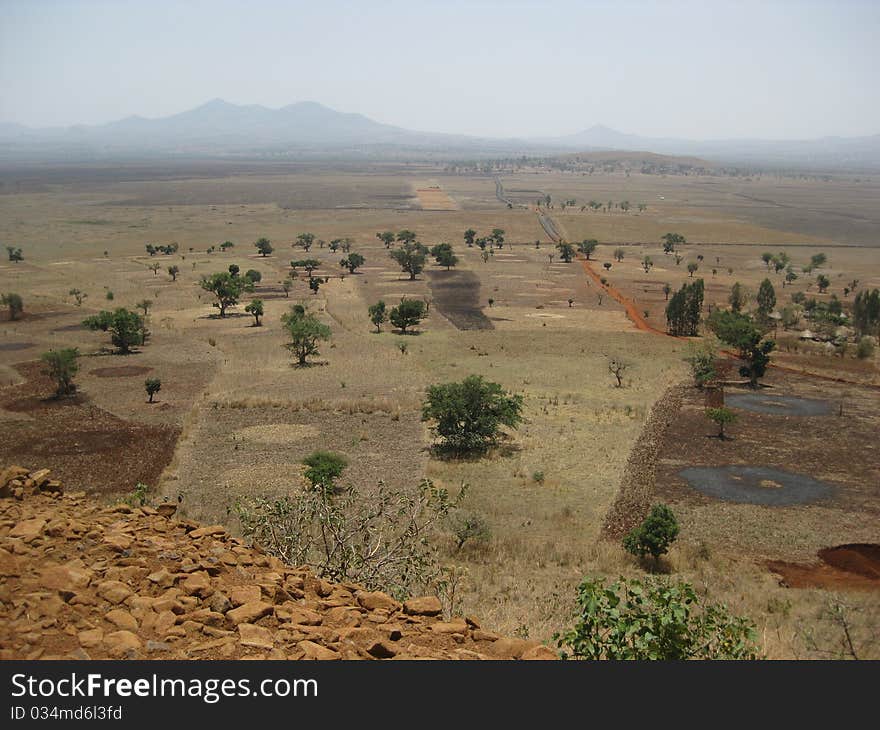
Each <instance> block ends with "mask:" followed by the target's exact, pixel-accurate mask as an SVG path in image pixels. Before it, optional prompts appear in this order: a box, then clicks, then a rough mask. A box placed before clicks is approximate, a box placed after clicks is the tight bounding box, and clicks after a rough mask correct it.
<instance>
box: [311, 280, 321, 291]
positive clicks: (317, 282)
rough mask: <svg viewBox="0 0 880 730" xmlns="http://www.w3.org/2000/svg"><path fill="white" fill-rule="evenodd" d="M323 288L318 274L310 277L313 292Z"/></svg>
mask: <svg viewBox="0 0 880 730" xmlns="http://www.w3.org/2000/svg"><path fill="white" fill-rule="evenodd" d="M320 288H321V280H320V279H319V278H318V277H316V276H310V277H309V289H311V290H312V294H317V293H318V289H320Z"/></svg>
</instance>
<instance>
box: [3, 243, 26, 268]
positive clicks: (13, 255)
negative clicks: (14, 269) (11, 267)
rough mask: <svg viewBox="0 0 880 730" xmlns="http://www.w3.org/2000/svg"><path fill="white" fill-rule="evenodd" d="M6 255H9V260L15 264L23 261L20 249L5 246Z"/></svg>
mask: <svg viewBox="0 0 880 730" xmlns="http://www.w3.org/2000/svg"><path fill="white" fill-rule="evenodd" d="M6 253H7V254H9V260H10V261H11V262H12V263H14V264H17V263H18V262H19V261H24V255H23V254H22V251H21V249H20V248H15V247H14V246H7V247H6Z"/></svg>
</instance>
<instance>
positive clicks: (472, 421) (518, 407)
mask: <svg viewBox="0 0 880 730" xmlns="http://www.w3.org/2000/svg"><path fill="white" fill-rule="evenodd" d="M522 407H523V398H522V396H521V395H515V394H510V393H508V392H506V391H505V390H504V389H503V388H502V387H501V386H500V385H499V384H498V383H491V382H489V381H486V380H483V378H482V377H481V376H479V375H469V376H468V377H466V378H465V379H464V380H462V381H461V382H458V383H455V382H453V383H442V384H439V385H432V386H430V387H429V388H428V392H427V397H426V399H425V402H424V404H423V405H422V420H423V421H433V422H434V423H435V426H434V431H435V433H436V434H437V435H438V436H440V438H441V448H443V449H448V450H450V451H452V452H454V453H456V454H465V453H469V452H478V451H483V450H485V449H486V448H488V447H489V446H490V445H491V444H492V443H494V442H495V441H496V440H497V439H498V437H499V436H500V435H501V427H502V426H507V427H508V428H516V427H517V426H519V424H520V423H522V420H523V418H522Z"/></svg>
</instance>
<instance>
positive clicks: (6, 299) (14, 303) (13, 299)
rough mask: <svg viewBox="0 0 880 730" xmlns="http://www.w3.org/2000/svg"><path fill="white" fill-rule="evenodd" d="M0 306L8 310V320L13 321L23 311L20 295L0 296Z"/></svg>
mask: <svg viewBox="0 0 880 730" xmlns="http://www.w3.org/2000/svg"><path fill="white" fill-rule="evenodd" d="M0 304H2V305H3V306H4V307H7V308H8V309H9V319H10V320H13V321H15V320H16V319H18V317H19V315H20V314H21V313H22V312H23V311H24V300H23V299H22V298H21V295H20V294H13V293H12V292H10V293H9V294H3V295H2V296H0Z"/></svg>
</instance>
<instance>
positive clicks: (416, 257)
mask: <svg viewBox="0 0 880 730" xmlns="http://www.w3.org/2000/svg"><path fill="white" fill-rule="evenodd" d="M399 236H400V234H398V237H399ZM427 255H428V249H427V247H426V246H423V245H422V244H421V243H416V242H414V241H413V242H410V241H405V242H404V243H403V245H402V246H401V247H400V248H395V249H394V250H393V251H391V258H393V259H394V260H395V261H396V262H397V264H398V265H399V266H400V268H401V269H403V271H405V272H406V273H407V274H409V279H410V281H413V280H414V279H415V278H416V276H418V275H419V274H420V273H422V270H423V269H424V268H425V260H426V258H427Z"/></svg>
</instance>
